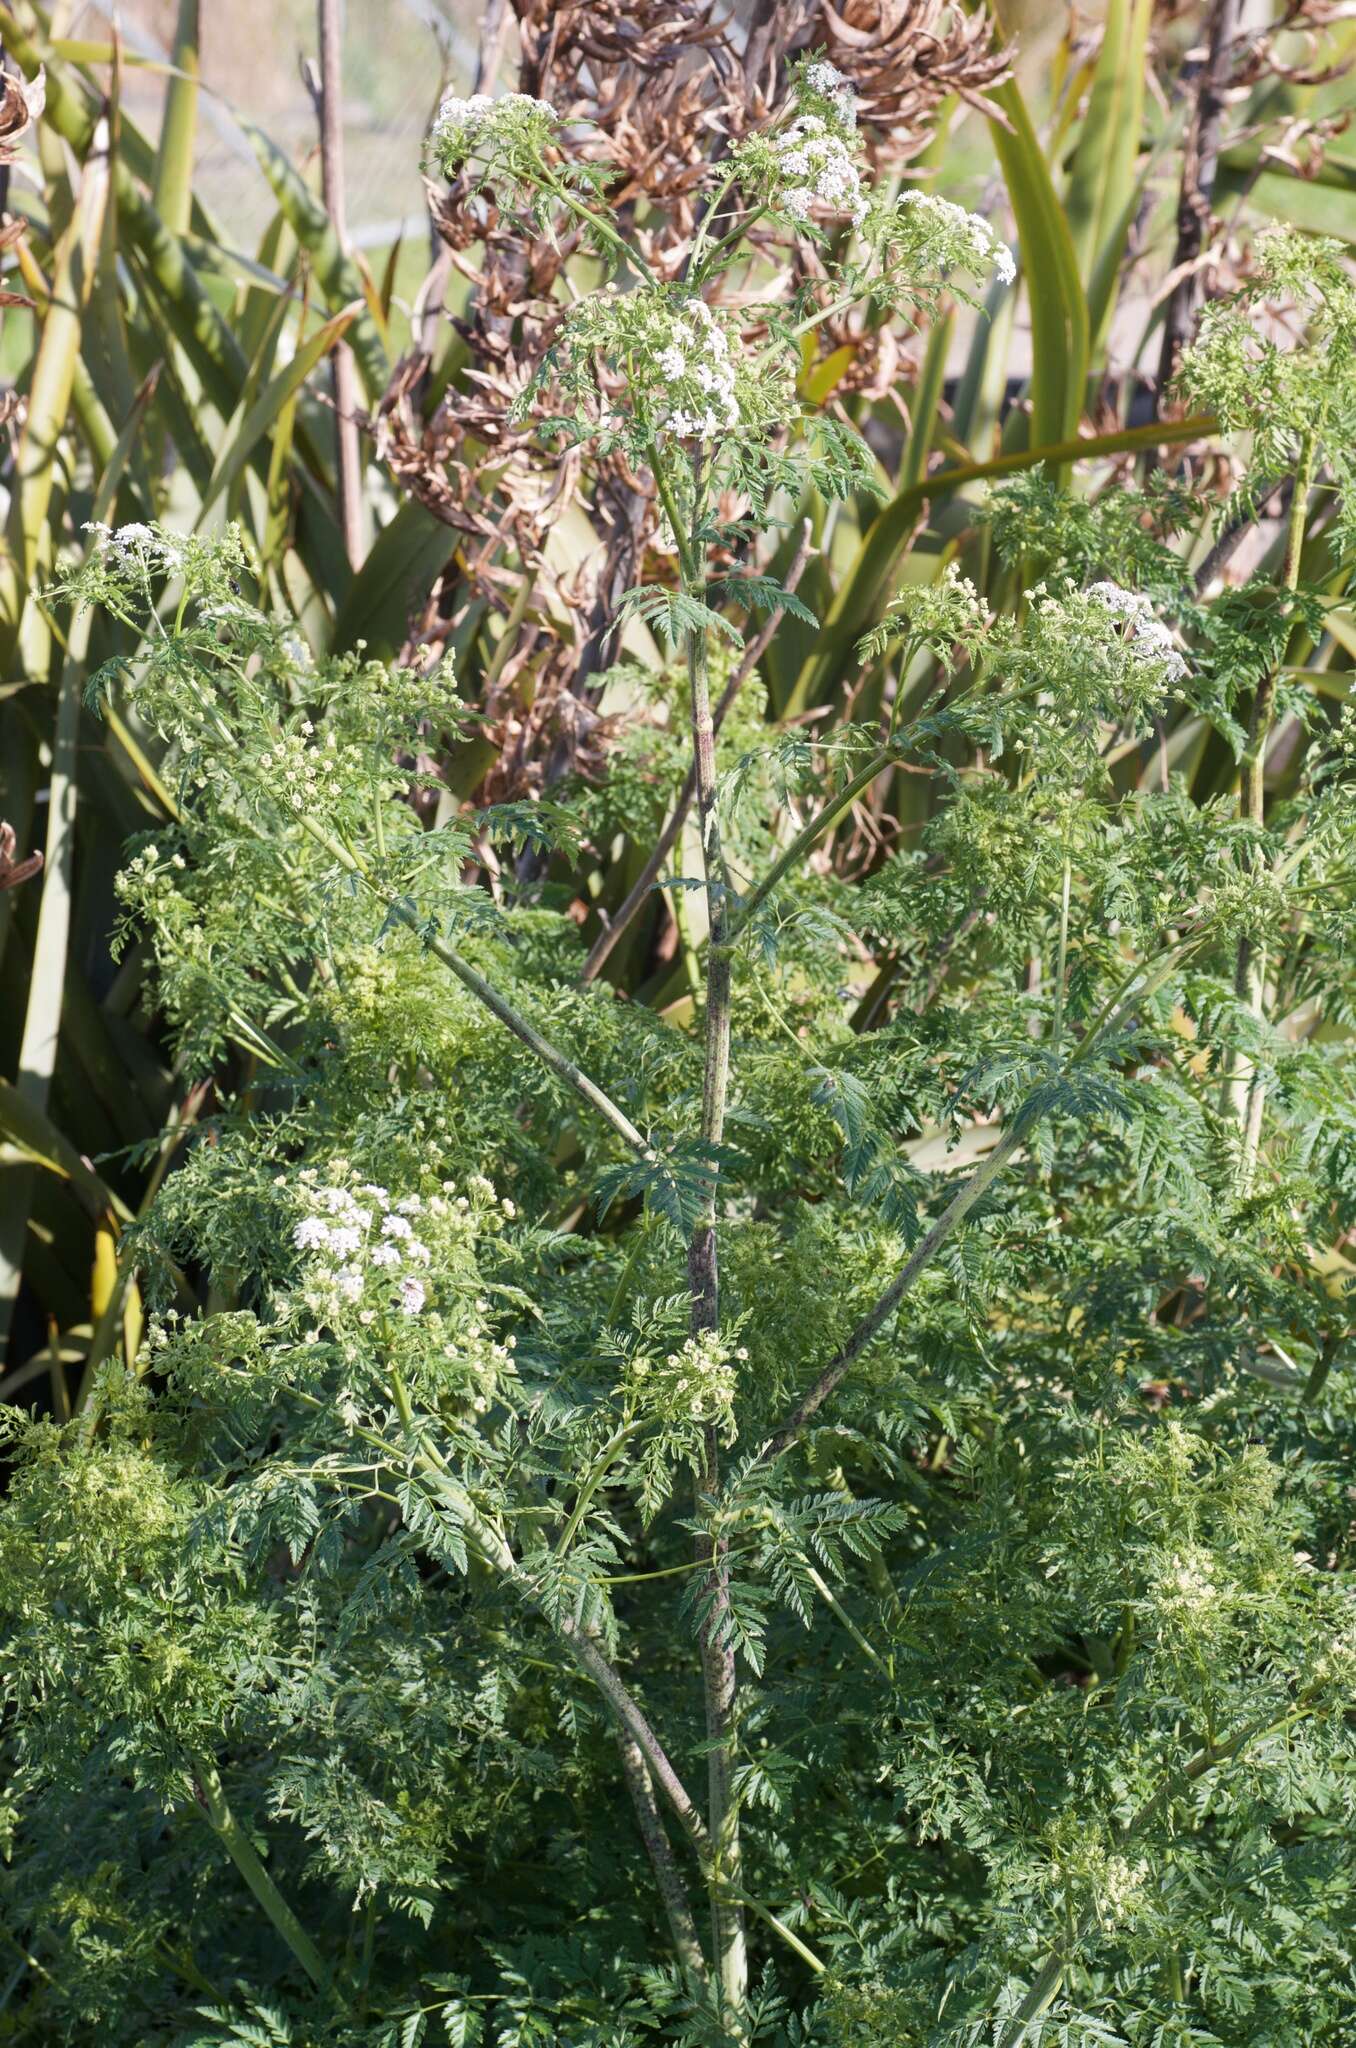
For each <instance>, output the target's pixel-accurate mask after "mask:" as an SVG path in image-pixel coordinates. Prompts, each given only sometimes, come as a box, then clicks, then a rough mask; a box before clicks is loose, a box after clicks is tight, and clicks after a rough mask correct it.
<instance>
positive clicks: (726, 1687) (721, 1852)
mask: <svg viewBox="0 0 1356 2048" xmlns="http://www.w3.org/2000/svg"><path fill="white" fill-rule="evenodd" d="M695 553H696V549H695V545H693V544H689V548H688V569H687V573H686V577H685V581H686V582H687V586H688V590H689V592H690V593H692V594H698V591H697V586H698V583H699V580H700V579H699V575H698V573H697V571H696V568H695V567H694V557H695ZM687 651H688V683H689V688H690V695H691V720H692V754H693V766H694V768H695V771H696V788H697V816H698V820H699V824H700V836H701V848H702V869H703V873H704V875H705V878H706V909H707V921H708V929H709V944H708V946H707V953H706V1020H705V1021H706V1059H705V1068H704V1074H703V1081H702V1139H703V1142H704V1143H705V1144H706V1145H708V1146H709V1147H711V1148H713V1149H714V1148H715V1147H717V1146H719V1145H720V1144H721V1142H722V1140H723V1138H724V1134H725V1104H726V1097H727V1094H728V1091H729V1081H730V945H729V932H728V921H729V899H730V889H729V879H728V875H727V873H726V868H725V857H724V852H723V849H722V846H721V836H720V811H719V805H718V800H717V789H716V739H715V727H714V724H713V721H712V716H711V691H710V674H709V666H708V650H707V644H706V637H705V635H704V634H699V633H694V634H690V635H689V636H688V650H687ZM718 1199H719V1182H718V1179H717V1176H716V1173H715V1171H714V1166H713V1171H712V1175H711V1180H710V1183H709V1187H708V1192H707V1194H706V1195H705V1198H704V1200H703V1202H702V1206H701V1211H700V1213H699V1215H698V1218H697V1224H696V1228H695V1229H694V1231H693V1233H692V1240H691V1242H690V1244H689V1246H688V1254H687V1274H688V1288H689V1292H690V1294H691V1297H692V1310H691V1329H692V1334H693V1336H694V1337H696V1338H698V1339H700V1338H702V1337H704V1336H706V1335H708V1334H709V1333H711V1332H714V1331H716V1330H718V1329H719V1327H720V1259H719V1251H718V1247H717V1242H716V1219H717V1207H718ZM719 1486H720V1444H719V1438H718V1436H717V1433H716V1430H715V1428H714V1426H709V1427H708V1428H707V1430H706V1444H705V1465H704V1469H703V1472H702V1476H701V1485H700V1493H701V1496H702V1497H703V1498H704V1499H706V1500H711V1499H713V1498H714V1497H715V1495H716V1493H717V1491H718V1489H719ZM726 1547H727V1545H726V1539H725V1538H724V1537H720V1536H715V1535H713V1534H712V1533H710V1532H709V1531H707V1530H705V1529H704V1530H703V1532H702V1533H701V1534H700V1535H699V1536H698V1538H697V1544H696V1554H697V1556H698V1558H699V1559H700V1560H701V1561H702V1562H703V1563H704V1564H705V1565H706V1566H707V1567H708V1571H707V1580H706V1588H705V1590H706V1594H707V1600H708V1605H707V1613H706V1619H705V1620H704V1621H703V1623H702V1626H701V1630H700V1635H699V1644H700V1649H701V1662H702V1684H703V1690H704V1693H705V1702H706V1734H707V1741H708V1744H709V1748H708V1751H707V1795H708V1803H707V1828H708V1832H709V1834H710V1838H711V1843H712V1848H713V1856H712V1862H711V1873H710V1903H711V1925H712V1936H713V1943H714V1949H715V1958H716V1969H717V1973H718V1977H719V1982H720V1990H721V2000H722V2004H723V2006H724V2007H725V2009H726V2018H727V2021H728V2022H729V2023H730V2025H731V2026H732V2029H733V2031H734V2032H735V2034H736V2035H737V2036H741V2037H742V2014H743V2011H744V2006H745V2003H746V2000H747V1997H748V1951H747V1945H746V1941H745V1933H744V1916H743V1913H742V1911H741V1909H740V1906H739V1901H738V1893H739V1890H740V1883H741V1869H742V1861H741V1851H740V1839H739V1812H738V1807H737V1805H736V1802H735V1800H734V1798H733V1796H732V1778H733V1761H734V1734H733V1725H734V1711H735V1698H736V1690H737V1683H738V1679H737V1672H736V1666H735V1655H734V1651H733V1649H732V1648H731V1646H730V1644H729V1642H728V1640H726V1637H727V1634H728V1631H727V1629H726V1627H725V1622H726V1619H727V1616H728V1611H729V1591H728V1586H729V1572H728V1564H727V1559H726Z"/></svg>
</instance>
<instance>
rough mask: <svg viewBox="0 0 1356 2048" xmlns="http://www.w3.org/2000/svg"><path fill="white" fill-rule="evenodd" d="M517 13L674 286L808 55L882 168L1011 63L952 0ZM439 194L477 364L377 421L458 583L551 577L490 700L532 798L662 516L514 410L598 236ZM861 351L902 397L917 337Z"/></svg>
mask: <svg viewBox="0 0 1356 2048" xmlns="http://www.w3.org/2000/svg"><path fill="white" fill-rule="evenodd" d="M514 12H515V16H516V24H517V32H518V52H519V61H518V77H517V81H516V84H517V89H518V90H520V91H522V92H526V93H530V94H532V95H534V96H535V97H537V98H541V99H547V100H549V101H550V102H551V104H552V105H553V106H555V107H556V108H557V109H558V110H559V111H560V113H561V114H562V115H563V116H564V117H565V118H566V119H567V120H568V121H570V122H571V123H576V124H579V127H580V129H582V130H583V132H584V133H585V134H587V136H588V137H589V140H588V141H587V143H585V144H584V145H583V147H585V148H586V149H587V150H588V151H589V152H590V153H591V154H593V155H594V156H595V157H596V158H597V160H598V161H599V162H601V163H604V164H606V165H607V167H608V168H609V170H610V171H611V173H612V183H611V185H610V190H609V196H610V199H611V201H612V203H613V204H614V205H618V206H621V207H630V206H636V207H641V206H643V208H644V210H645V213H646V216H647V226H646V228H645V229H644V231H643V232H640V233H638V235H637V239H638V241H639V243H640V245H641V247H642V249H643V251H644V254H645V256H646V258H647V260H648V261H649V262H650V263H651V264H652V266H653V267H654V269H655V270H656V271H657V272H658V273H659V274H660V275H661V276H668V277H675V276H678V275H680V274H681V269H682V264H683V261H684V258H685V256H686V253H687V250H688V248H689V247H690V244H691V240H692V236H693V233H694V231H695V229H696V227H697V225H698V222H699V220H700V217H701V210H702V204H703V181H704V176H705V169H706V166H707V165H708V164H709V163H710V161H711V160H712V159H713V158H717V159H718V158H719V157H720V156H721V155H723V154H724V152H725V151H726V150H727V149H728V147H729V146H730V144H731V143H732V142H733V141H735V140H737V139H738V138H739V137H740V136H742V135H744V134H745V133H747V132H748V131H749V130H750V129H751V128H753V127H755V126H757V124H758V123H759V122H761V121H764V120H766V119H767V118H768V116H769V114H770V113H771V111H772V110H773V108H774V107H775V106H776V105H778V104H779V102H780V99H781V97H782V94H783V90H784V80H785V72H786V66H787V64H788V62H789V61H790V59H792V58H793V57H795V56H796V55H798V54H799V53H800V52H802V51H804V50H807V49H811V48H814V49H822V50H824V51H825V52H827V54H828V55H829V56H830V58H831V59H832V61H833V62H834V63H835V64H837V65H838V67H839V69H840V70H842V71H843V72H844V73H845V74H846V76H848V77H849V78H850V79H851V80H852V82H853V84H854V85H855V87H856V89H857V92H858V94H859V107H860V114H861V120H862V131H863V136H864V140H865V143H866V147H867V151H868V155H869V156H870V157H871V158H872V159H873V160H874V162H875V163H877V164H883V163H887V162H890V163H897V162H900V161H903V160H905V159H907V158H908V156H909V155H910V154H911V153H912V152H913V151H914V150H915V149H916V148H917V147H918V146H919V144H920V143H921V141H922V140H923V139H924V135H925V132H926V127H927V121H928V117H929V115H930V114H931V113H932V112H933V111H934V109H935V108H936V107H937V105H938V104H939V102H940V101H942V100H943V99H944V98H947V97H948V96H950V95H953V94H956V95H959V96H960V97H962V98H964V99H968V100H971V101H973V100H976V99H978V98H980V97H981V96H982V95H983V94H984V93H985V92H986V91H987V90H988V89H989V88H990V87H992V86H993V85H994V84H996V83H997V82H999V81H1000V80H1001V79H1002V77H1003V76H1004V75H1005V72H1006V64H1005V60H1004V58H1003V56H1002V55H1001V53H999V52H998V51H996V50H995V49H994V48H993V45H992V36H991V29H990V24H989V22H988V20H987V18H986V17H985V16H984V15H983V13H982V12H981V13H976V14H974V15H969V16H967V15H964V14H962V13H961V12H960V11H959V10H958V9H956V8H953V7H951V6H950V5H949V4H946V0H843V5H842V6H841V7H834V6H832V5H830V4H829V0H757V5H756V6H755V8H754V10H753V15H752V19H751V20H750V21H748V22H747V24H744V25H741V24H740V23H738V22H736V21H735V20H733V19H732V17H731V16H730V14H729V12H728V10H727V9H725V8H721V7H718V6H717V5H716V4H715V0H514ZM577 132H578V130H577ZM429 197H430V206H431V209H432V216H433V221H434V225H435V227H436V230H437V233H438V236H439V238H440V239H441V241H442V243H443V245H444V248H445V250H446V252H447V254H446V258H445V260H446V261H448V262H450V264H451V265H452V266H453V267H455V268H456V269H457V270H459V271H460V272H461V273H462V274H463V275H464V276H465V277H466V278H467V279H468V280H469V281H470V282H471V285H472V290H471V294H470V298H469V303H468V309H467V312H466V314H465V315H464V317H462V318H460V319H458V320H457V321H456V322H455V325H456V327H457V330H458V333H459V334H460V335H461V337H462V340H463V342H464V343H465V347H466V352H467V363H466V367H465V369H464V370H463V371H462V372H461V373H460V374H459V375H458V376H457V377H456V378H455V379H454V380H453V383H452V385H451V387H450V388H449V389H448V391H447V393H446V395H445V396H444V397H443V398H442V399H441V400H440V401H439V402H438V403H437V404H436V405H434V406H432V407H431V408H430V407H428V406H427V405H426V404H425V401H424V394H425V391H426V387H427V381H428V373H429V368H430V356H429V354H427V353H424V352H420V353H417V354H415V355H414V356H413V357H411V358H408V359H407V360H406V361H405V362H403V363H402V364H401V365H400V366H399V369H398V370H397V372H396V375H395V377H394V378H393V380H392V383H391V386H390V388H389V390H388V391H387V393H386V394H385V397H384V399H383V401H382V403H381V406H380V407H379V409H378V413H377V417H376V418H375V420H374V421H373V422H372V423H371V424H372V427H373V431H374V434H375V437H376V443H377V448H378V451H379V453H380V455H381V456H382V458H383V459H384V460H385V462H386V463H387V465H388V466H389V468H390V470H391V473H392V475H393V476H394V477H395V478H396V479H397V481H398V482H399V483H400V484H401V486H402V487H403V488H404V489H405V490H407V491H408V492H409V493H410V494H411V496H413V497H415V498H417V499H418V500H419V501H420V502H421V503H422V504H424V505H425V506H427V507H428V508H429V509H430V510H431V511H432V512H434V513H435V514H436V515H437V517H439V518H440V519H443V520H445V521H446V522H447V524H448V525H449V527H451V528H452V529H453V530H454V531H455V532H456V533H457V534H458V535H459V536H460V542H461V544H460V547H459V550H458V556H457V560H456V564H455V580H456V583H457V584H458V585H462V586H464V585H465V584H466V583H467V582H469V584H470V586H471V587H472V588H474V589H475V590H476V591H478V593H479V594H480V595H481V596H483V597H486V598H488V599H489V601H490V602H491V603H492V604H494V605H495V606H496V607H498V608H501V609H505V610H507V609H508V608H509V606H510V605H511V604H512V602H513V598H514V596H515V594H516V593H517V592H518V591H519V590H520V588H521V578H522V576H523V575H524V574H526V575H528V576H530V577H531V578H532V580H533V596H532V602H531V605H530V608H529V612H528V615H527V619H526V622H525V630H524V633H523V635H522V644H521V646H520V647H518V648H517V649H515V653H514V656H513V658H512V660H511V662H509V663H506V664H505V666H504V667H503V669H502V670H501V671H500V672H499V674H498V675H497V676H496V677H495V688H494V692H493V695H494V697H495V700H496V702H495V704H494V705H493V706H490V705H486V706H485V707H484V708H485V709H486V710H487V711H488V712H489V713H490V716H491V717H492V718H493V719H495V720H497V735H498V738H499V740H500V742H501V746H500V754H501V759H500V763H499V766H498V768H497V769H496V771H494V773H493V774H492V776H491V783H492V784H493V785H494V789H493V793H494V794H495V795H496V796H503V795H507V794H518V793H523V792H524V791H526V790H529V789H532V788H534V787H535V788H540V787H542V786H544V785H548V784H549V783H550V782H551V781H552V780H554V779H555V777H556V775H557V774H558V773H559V772H561V771H562V769H564V768H566V767H581V766H586V765H587V764H588V761H589V758H590V756H591V755H592V754H593V751H594V743H595V741H596V740H597V739H598V738H599V736H600V727H599V721H598V719H597V715H596V708H595V698H596V688H595V683H596V678H597V676H598V674H599V672H600V670H601V669H602V668H603V667H604V666H605V664H606V660H607V658H608V652H609V637H608V636H609V631H610V626H611V620H612V618H613V615H614V611H615V606H616V603H617V600H618V599H619V597H620V596H621V594H622V592H623V591H624V590H625V589H626V588H627V587H628V585H629V584H630V583H632V582H633V581H635V580H636V576H637V572H638V571H639V569H640V566H641V564H642V561H643V558H644V556H645V553H646V550H647V548H648V547H649V546H650V544H651V542H652V540H653V537H654V534H655V531H656V528H657V525H658V519H657V514H656V507H655V504H654V499H653V494H652V489H651V486H650V484H649V481H648V479H647V478H644V477H639V476H635V475H633V474H631V473H630V472H629V471H628V470H627V468H626V466H625V464H624V463H622V462H621V461H620V460H618V459H617V458H615V457H609V458H605V459H603V460H599V459H597V458H595V457H593V456H591V455H587V456H586V455H585V454H584V453H583V452H582V451H579V450H573V451H569V452H566V453H564V454H562V455H561V456H559V457H556V456H554V455H551V456H546V455H544V454H543V451H542V450H541V448H540V445H539V443H538V442H537V440H536V437H535V435H534V434H533V433H532V432H531V431H530V430H529V429H527V428H525V427H523V426H521V425H519V424H517V423H516V422H515V421H514V420H513V418H512V417H511V415H512V408H513V405H514V401H515V400H516V399H517V398H518V397H519V396H520V394H521V393H522V391H523V388H524V386H525V385H526V383H527V382H528V380H529V379H530V378H531V376H532V374H533V372H534V370H535V369H536V367H537V365H538V363H539V362H540V360H541V357H542V355H543V353H544V351H545V349H546V347H547V346H548V345H549V342H550V338H551V335H552V332H553V330H554V327H555V323H556V321H557V319H558V318H559V309H560V301H559V299H558V298H557V296H556V287H557V284H558V280H559V278H560V274H561V271H562V269H563V268H564V267H565V266H566V265H567V264H568V263H569V261H570V259H571V257H572V255H573V254H574V253H575V251H576V249H577V247H578V239H579V238H578V234H577V231H576V230H574V229H573V228H572V226H571V224H570V223H569V222H568V221H566V220H562V221H561V223H560V224H559V233H558V235H557V237H556V238H555V240H554V241H552V240H550V239H547V238H545V237H543V238H542V239H540V240H539V241H537V242H535V243H533V244H532V245H531V246H529V247H525V246H524V242H523V238H522V236H521V234H520V233H519V232H518V230H517V229H516V228H515V227H514V226H513V225H512V224H511V223H507V222H501V221H500V220H499V218H498V217H497V215H496V214H495V212H494V209H493V206H492V205H491V204H490V203H488V202H487V200H486V198H485V195H483V194H477V193H474V192H473V191H471V190H470V189H469V187H467V186H465V185H463V184H461V183H458V184H456V185H454V186H452V187H451V188H446V187H440V188H437V189H434V188H430V194H429ZM651 223H652V224H651ZM734 302H735V301H734V300H732V303H734ZM844 341H848V342H851V343H852V344H853V346H854V348H855V350H856V355H855V357H854V360H853V363H852V365H851V368H850V369H849V371H848V373H847V375H846V377H845V378H844V389H845V390H855V391H861V392H864V393H867V394H868V395H871V396H880V395H882V394H884V393H885V392H887V391H888V390H889V389H891V388H892V386H893V385H894V383H895V381H896V378H897V374H898V369H899V358H898V343H897V341H896V340H894V339H893V338H892V337H891V336H890V335H888V334H867V333H866V332H864V331H863V332H849V331H848V330H847V329H846V328H844V329H842V330H841V331H826V332H825V335H824V345H825V346H826V347H835V346H838V345H839V344H840V343H842V342H844ZM581 494H582V497H583V500H584V501H585V502H586V503H587V504H588V508H589V512H590V516H591V519H592V522H593V525H594V528H595V530H596V531H597V533H598V546H597V548H596V549H595V550H594V551H593V553H592V554H591V555H589V556H588V557H586V558H585V559H584V560H583V561H580V562H577V563H576V564H575V566H574V567H573V568H572V569H571V570H570V571H569V573H568V574H566V573H563V572H562V571H561V570H560V569H559V568H558V567H554V566H552V564H551V562H550V561H549V560H548V555H547V542H548V538H549V535H550V533H551V530H552V528H553V527H554V525H555V524H556V522H557V520H558V519H559V517H560V514H561V512H562V510H563V509H564V508H565V507H566V506H567V505H568V504H570V503H571V502H572V501H577V500H579V499H580V497H581ZM505 564H507V565H508V569H509V573H508V574H507V575H506V573H505ZM452 587H453V578H452V576H451V575H448V576H447V577H445V578H444V579H443V586H442V587H440V588H435V590H434V592H433V594H432V596H431V598H430V601H429V605H428V607H427V609H426V612H425V615H424V617H423V618H422V619H421V620H419V621H418V624H417V634H416V636H415V637H417V638H418V639H420V640H422V641H424V642H425V643H430V644H437V643H438V642H439V641H441V640H444V639H445V638H446V636H447V633H448V631H449V627H450V624H451V621H450V620H449V618H448V617H447V616H446V615H445V606H446V603H447V601H448V596H449V593H450V591H451V589H452ZM534 621H535V622H536V623H535V624H534ZM529 676H530V678H531V690H530V692H519V693H517V694H518V695H522V696H524V697H525V698H527V699H528V700H530V709H527V710H525V709H523V706H522V704H521V703H519V702H518V701H517V698H516V695H515V691H514V688H513V686H514V685H515V684H520V683H523V682H525V681H526V680H527V678H528V677H529Z"/></svg>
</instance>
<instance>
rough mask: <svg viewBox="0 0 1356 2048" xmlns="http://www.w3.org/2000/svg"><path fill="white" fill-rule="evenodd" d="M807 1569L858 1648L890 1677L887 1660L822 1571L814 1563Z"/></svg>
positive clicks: (827, 1605)
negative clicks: (869, 1638) (855, 1619)
mask: <svg viewBox="0 0 1356 2048" xmlns="http://www.w3.org/2000/svg"><path fill="white" fill-rule="evenodd" d="M807 1569H808V1571H809V1574H810V1581H811V1584H812V1585H813V1586H814V1589H815V1591H816V1592H817V1593H818V1595H819V1597H820V1599H821V1600H822V1601H823V1602H824V1605H825V1606H826V1607H827V1608H828V1609H829V1611H830V1613H832V1614H834V1615H836V1616H837V1618H838V1620H839V1621H840V1622H841V1623H842V1625H843V1627H844V1628H845V1629H846V1630H847V1632H848V1634H849V1635H850V1636H851V1637H852V1640H853V1642H854V1643H855V1644H856V1645H857V1648H858V1649H859V1650H860V1651H861V1652H862V1653H863V1655H864V1656H867V1657H869V1658H870V1659H871V1662H872V1663H873V1664H874V1665H875V1666H876V1668H877V1669H878V1670H880V1671H883V1672H884V1673H885V1676H886V1677H887V1678H888V1677H889V1676H890V1670H889V1666H888V1665H887V1664H886V1662H885V1659H884V1658H883V1657H882V1656H881V1654H880V1652H879V1650H877V1649H876V1648H875V1646H874V1645H873V1644H872V1643H870V1642H869V1641H868V1640H867V1638H866V1637H865V1636H864V1635H863V1634H862V1631H861V1630H860V1629H859V1628H858V1626H857V1624H856V1622H855V1621H854V1620H853V1619H852V1616H851V1615H850V1614H849V1613H848V1611H847V1609H846V1607H844V1605H843V1603H842V1601H841V1600H840V1599H839V1598H838V1595H837V1594H836V1593H835V1592H834V1590H833V1588H832V1586H830V1584H829V1582H828V1580H827V1579H826V1578H825V1577H824V1576H823V1574H822V1573H820V1572H817V1571H816V1570H815V1568H814V1566H813V1565H808V1566H807Z"/></svg>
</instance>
